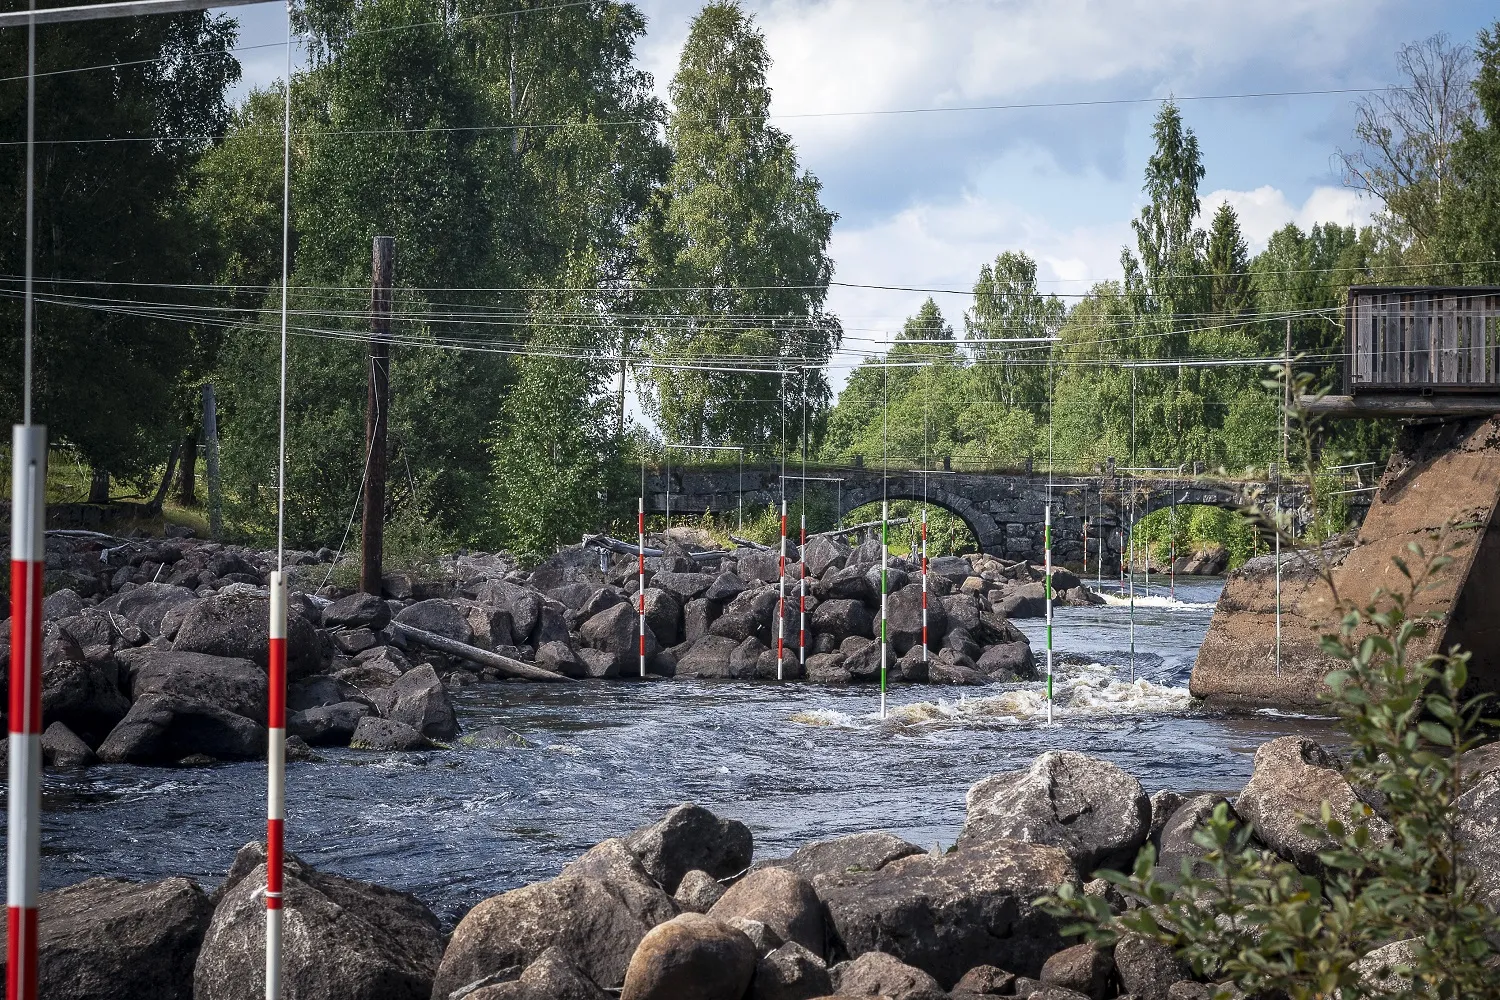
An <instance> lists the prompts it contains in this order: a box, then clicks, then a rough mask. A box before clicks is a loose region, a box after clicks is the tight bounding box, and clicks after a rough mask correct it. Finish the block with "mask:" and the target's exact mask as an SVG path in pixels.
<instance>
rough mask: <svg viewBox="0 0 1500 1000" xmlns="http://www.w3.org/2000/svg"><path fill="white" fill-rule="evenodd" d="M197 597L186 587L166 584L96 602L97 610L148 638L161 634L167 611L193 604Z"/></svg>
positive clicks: (157, 584) (142, 588) (152, 584)
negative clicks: (113, 616)
mask: <svg viewBox="0 0 1500 1000" xmlns="http://www.w3.org/2000/svg"><path fill="white" fill-rule="evenodd" d="M197 599H198V595H197V594H196V593H195V592H193V591H192V590H189V589H188V588H187V587H175V586H172V585H171V584H166V583H145V584H142V585H141V586H139V587H136V588H135V589H133V590H131V591H128V592H127V593H124V594H116V595H115V596H114V597H111V598H109V599H108V600H106V601H101V602H100V603H99V606H98V607H99V610H100V611H112V612H114V613H115V614H117V615H119V616H120V617H122V618H124V619H125V620H126V621H128V622H130V623H131V624H132V625H135V626H137V627H139V628H140V629H141V630H142V631H143V632H145V633H146V634H147V635H148V636H155V635H160V634H161V622H162V619H163V618H164V617H166V614H167V612H168V611H170V610H172V608H174V607H176V606H177V605H179V604H184V603H186V602H188V601H196V600H197Z"/></svg>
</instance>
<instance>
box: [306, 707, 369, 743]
mask: <svg viewBox="0 0 1500 1000" xmlns="http://www.w3.org/2000/svg"><path fill="white" fill-rule="evenodd" d="M374 714H375V709H373V708H371V707H370V705H369V704H368V703H367V702H364V701H341V702H337V703H335V704H332V705H317V706H315V707H313V708H307V709H303V710H301V711H296V712H292V713H290V714H289V715H288V716H287V720H286V729H287V732H288V733H289V734H291V735H292V736H298V737H301V738H302V739H303V740H304V741H306V742H307V744H308V745H309V746H315V747H319V746H339V747H346V746H348V745H349V744H350V743H351V742H352V741H353V739H354V734H355V733H357V732H359V724H360V723H361V722H363V721H364V720H365V719H367V718H369V717H371V716H373V715H374Z"/></svg>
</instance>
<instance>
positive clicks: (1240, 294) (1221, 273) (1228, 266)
mask: <svg viewBox="0 0 1500 1000" xmlns="http://www.w3.org/2000/svg"><path fill="white" fill-rule="evenodd" d="M1206 262H1207V264H1208V273H1209V275H1210V277H1209V283H1210V284H1209V289H1208V300H1209V302H1208V309H1209V312H1211V313H1213V314H1215V315H1216V316H1221V317H1224V318H1228V317H1231V316H1237V315H1239V314H1241V313H1245V312H1249V311H1250V310H1251V309H1252V308H1253V307H1254V301H1255V300H1254V294H1253V290H1252V288H1251V281H1250V248H1249V247H1248V246H1246V244H1245V235H1244V233H1242V232H1240V219H1239V216H1238V215H1237V214H1235V211H1234V209H1233V208H1232V207H1230V205H1229V203H1228V202H1227V201H1226V202H1224V203H1223V204H1221V205H1220V206H1219V208H1218V211H1216V212H1214V221H1213V224H1212V225H1211V226H1209V230H1208V249H1207V261H1206Z"/></svg>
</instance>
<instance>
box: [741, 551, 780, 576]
mask: <svg viewBox="0 0 1500 1000" xmlns="http://www.w3.org/2000/svg"><path fill="white" fill-rule="evenodd" d="M738 575H739V576H740V578H741V579H743V580H745V581H746V582H747V583H750V584H755V583H775V582H776V581H777V580H780V579H781V554H780V552H778V551H771V552H757V551H753V550H752V551H749V552H746V551H744V550H741V551H740V556H739V566H738Z"/></svg>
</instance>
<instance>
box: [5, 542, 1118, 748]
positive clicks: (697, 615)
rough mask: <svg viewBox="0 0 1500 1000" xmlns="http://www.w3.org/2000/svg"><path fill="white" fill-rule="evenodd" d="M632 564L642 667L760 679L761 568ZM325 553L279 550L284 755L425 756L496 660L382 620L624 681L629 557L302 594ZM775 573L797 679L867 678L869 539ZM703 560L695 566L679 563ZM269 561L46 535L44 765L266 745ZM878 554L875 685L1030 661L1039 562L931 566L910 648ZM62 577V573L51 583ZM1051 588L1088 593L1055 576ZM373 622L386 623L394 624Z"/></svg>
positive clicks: (909, 606) (592, 554)
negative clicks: (785, 593) (436, 646)
mask: <svg viewBox="0 0 1500 1000" xmlns="http://www.w3.org/2000/svg"><path fill="white" fill-rule="evenodd" d="M666 552H667V554H665V555H662V556H659V557H655V558H652V559H649V560H647V562H648V567H647V574H646V593H645V604H646V620H647V634H646V652H647V668H648V671H649V672H650V673H651V674H652V675H653V676H656V677H684V678H688V677H690V678H718V679H754V678H775V677H776V676H777V663H776V653H775V651H774V650H775V647H776V644H777V635H778V626H777V620H776V619H777V607H778V605H779V603H780V589H779V586H778V584H779V580H780V563H779V558H778V555H777V554H776V553H773V552H764V551H750V550H740V552H739V553H737V554H731V555H729V556H727V557H724V556H719V557H707V556H705V555H704V554H703V553H701V552H693V551H689V550H688V549H685V548H683V547H682V546H681V545H680V544H678V543H677V542H676V541H675V540H674V539H670V538H669V539H667V540H666ZM331 558H332V553H330V552H326V551H325V552H321V553H310V552H299V553H291V554H290V557H289V559H288V560H287V562H288V565H289V566H291V567H292V569H291V573H292V585H293V587H294V588H295V587H301V588H303V589H302V590H296V589H294V590H293V592H292V594H291V596H290V601H289V620H288V640H287V676H288V681H289V684H290V687H289V690H288V703H287V704H288V710H289V713H290V714H289V718H288V723H287V728H288V732H289V734H290V735H291V737H292V738H293V739H292V746H291V750H290V752H291V753H292V754H293V755H294V756H295V755H296V754H297V753H306V752H308V751H307V747H316V746H320V745H337V746H350V745H352V746H355V747H362V748H368V749H376V750H409V749H420V748H425V747H431V746H432V745H433V743H434V741H445V740H450V739H452V738H453V737H454V736H455V735H457V733H458V731H459V727H458V722H457V719H456V717H455V714H454V710H453V706H452V703H451V701H450V699H449V689H450V688H452V687H456V686H462V685H464V684H472V683H476V682H479V681H484V680H490V681H494V680H500V679H502V677H503V676H505V671H504V669H503V665H502V666H501V667H497V666H494V665H487V664H485V663H483V662H475V661H474V660H473V659H466V658H464V657H463V656H462V655H453V654H451V653H447V654H445V653H443V652H440V651H437V650H433V649H429V648H426V647H425V646H423V645H422V644H420V643H419V642H416V641H413V640H412V639H411V638H410V635H411V633H410V632H409V631H406V630H403V629H402V628H401V627H399V626H406V627H408V629H416V630H420V631H422V632H426V633H430V634H431V635H435V636H439V637H441V638H443V639H446V640H450V641H451V642H456V643H461V644H463V645H464V646H466V647H469V649H470V651H471V652H472V651H475V650H477V651H480V652H484V653H495V654H499V656H501V657H504V658H508V659H509V660H513V661H519V662H520V663H522V664H529V665H532V666H535V667H538V668H541V670H542V671H545V672H546V673H544V674H542V675H541V676H543V677H546V676H548V675H555V676H556V677H557V679H559V680H563V679H584V678H612V677H631V676H636V675H637V674H638V672H639V668H638V662H639V661H638V657H639V649H640V646H639V634H638V628H639V621H638V614H637V610H636V600H637V599H636V593H637V589H638V586H639V581H638V579H637V566H636V562H635V560H634V559H633V558H624V557H616V558H614V559H613V561H612V562H611V561H608V560H605V561H604V562H603V563H602V565H601V558H600V553H599V552H598V551H596V550H593V549H583V548H582V547H575V548H572V549H568V550H564V551H563V552H561V553H559V554H558V555H557V556H556V557H554V558H553V559H551V560H549V561H548V562H546V563H544V564H543V565H541V566H539V567H537V569H535V570H534V571H532V572H530V573H527V572H522V571H520V570H518V569H517V568H516V566H515V564H514V563H513V562H512V561H511V560H510V559H509V558H508V557H506V556H504V555H486V554H478V555H471V554H463V555H458V556H453V557H449V558H448V559H447V560H445V561H444V566H443V573H442V575H441V576H440V578H439V579H436V580H427V581H420V580H414V579H412V578H410V577H409V576H405V575H399V574H397V575H392V576H391V577H390V578H388V579H387V581H386V596H385V597H384V598H379V597H375V596H373V595H368V594H360V593H349V592H348V591H344V590H339V589H338V588H336V587H331V586H322V583H323V581H324V579H326V577H327V576H328V566H327V562H328V560H330V559H331ZM789 559H790V560H791V563H790V565H788V567H787V578H788V579H789V580H792V581H798V580H800V578H801V575H802V571H803V565H804V563H805V565H806V569H807V574H808V581H807V587H808V591H809V594H808V597H807V600H806V613H807V624H808V631H807V637H808V645H809V648H808V651H807V652H808V656H807V658H806V664H807V666H806V671H805V675H806V679H808V680H811V681H814V682H820V683H831V684H848V683H862V682H863V683H873V682H876V681H878V680H879V677H880V665H881V644H880V643H879V642H877V641H876V638H875V637H876V635H877V630H878V628H879V607H880V572H881V570H880V546H879V545H878V544H877V543H873V542H867V543H865V544H863V545H861V546H859V547H857V548H851V547H849V546H847V545H845V544H843V543H842V542H839V541H835V540H831V539H814V540H812V541H811V542H810V543H809V544H808V546H807V552H806V553H805V557H804V554H803V553H800V552H798V551H797V550H796V547H795V546H792V547H791V551H790V553H789ZM710 563H716V565H715V566H714V571H713V572H700V571H699V567H700V566H702V565H707V564H710ZM273 565H274V557H273V556H272V554H271V553H265V552H255V551H252V550H248V549H243V548H237V547H234V546H228V545H222V544H217V543H209V542H200V541H197V540H195V539H192V538H180V537H179V538H168V539H146V540H139V541H131V542H123V543H121V542H116V541H111V540H109V539H108V538H107V537H100V536H93V535H89V534H88V533H83V534H64V535H53V536H49V538H48V547H47V566H48V570H47V582H48V587H49V590H50V593H49V596H48V597H47V598H46V600H45V602H44V605H43V611H44V616H45V618H46V621H47V626H46V633H45V642H44V646H45V650H44V659H45V662H44V667H43V693H42V712H43V725H44V726H45V727H46V732H45V735H44V737H43V747H44V751H45V756H46V759H47V761H48V762H49V763H51V764H53V765H54V766H65V767H76V766H82V765H85V764H88V763H92V762H93V761H94V760H96V759H97V760H102V761H106V762H114V763H136V764H168V763H174V762H187V763H202V762H208V761H212V760H225V759H247V758H255V757H259V756H262V755H263V754H264V752H265V741H266V729H265V719H266V699H267V678H266V670H267V662H268V657H269V646H270V643H269V639H268V613H269V598H268V596H267V591H266V590H265V585H266V583H267V580H268V575H269V571H270V569H271V567H272V566H273ZM919 580H920V578H919V575H918V574H917V573H916V572H915V571H914V567H912V566H911V565H910V564H909V563H907V562H906V561H905V560H902V559H892V560H890V563H889V568H888V571H887V586H888V588H889V597H888V614H889V628H888V632H887V635H888V637H889V643H890V649H889V653H888V656H889V665H888V671H889V673H888V676H889V678H890V679H891V680H892V681H898V682H916V683H921V682H931V683H948V684H982V683H987V682H992V681H1018V680H1031V679H1034V678H1035V676H1036V663H1035V659H1034V657H1033V656H1032V652H1031V646H1030V644H1029V643H1028V641H1027V640H1026V637H1025V636H1024V635H1023V634H1022V633H1021V632H1020V631H1019V630H1018V629H1017V628H1016V627H1015V626H1014V625H1013V624H1011V622H1010V620H1009V619H1010V618H1011V617H1021V616H1025V615H1029V614H1035V613H1039V612H1040V610H1041V607H1042V604H1043V603H1044V601H1043V598H1042V592H1043V585H1042V583H1041V582H1038V579H1037V572H1036V571H1035V570H1034V569H1033V568H1032V567H1029V566H1027V565H1026V564H1025V563H1002V562H1000V561H999V560H996V559H994V558H992V557H988V556H973V557H946V558H939V559H934V560H933V561H932V563H931V573H930V574H929V580H928V586H929V592H930V593H929V600H928V643H929V644H928V649H927V650H926V652H925V655H924V650H923V647H922V617H923V616H922V603H923V601H922V598H923V595H922V589H921V586H920V583H919ZM63 584H68V585H69V586H62V585H63ZM1054 585H1055V586H1056V587H1057V588H1058V592H1059V598H1058V599H1059V600H1060V601H1062V602H1064V603H1068V602H1072V603H1078V602H1089V601H1092V600H1095V599H1096V598H1094V596H1093V595H1092V594H1091V593H1090V592H1089V591H1088V589H1087V588H1086V587H1084V586H1082V585H1081V584H1080V583H1079V582H1078V580H1077V578H1076V577H1073V576H1072V575H1071V574H1069V573H1066V572H1061V571H1059V572H1057V573H1055V574H1054ZM798 603H799V602H798V598H797V594H796V589H795V587H793V588H791V589H790V590H789V599H788V600H787V602H786V605H785V609H786V610H785V622H784V627H785V630H786V631H785V635H786V636H787V637H788V640H787V642H786V645H785V650H784V655H783V661H782V664H781V675H782V676H783V677H784V678H785V679H799V678H802V677H803V670H802V666H801V662H800V658H799V656H798V655H797V654H798V650H797V637H798V635H799V624H800V622H799V612H798ZM392 623H395V624H394V625H393V624H392ZM9 628H10V623H9V621H5V622H0V679H3V676H5V674H4V673H3V671H8V668H9V658H10V657H9V654H10V644H9V643H10V633H9Z"/></svg>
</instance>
